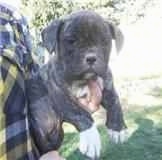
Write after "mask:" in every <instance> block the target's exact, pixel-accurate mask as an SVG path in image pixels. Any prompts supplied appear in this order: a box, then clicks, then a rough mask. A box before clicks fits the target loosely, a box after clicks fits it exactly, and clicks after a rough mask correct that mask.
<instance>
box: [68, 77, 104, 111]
mask: <svg viewBox="0 0 162 160" xmlns="http://www.w3.org/2000/svg"><path fill="white" fill-rule="evenodd" d="M68 90H69V92H70V94H71V95H72V96H73V97H74V98H75V99H76V100H77V101H78V102H79V104H80V106H81V107H82V108H84V109H85V110H87V111H88V112H90V113H93V112H95V111H96V110H97V109H98V108H99V106H100V103H101V100H102V90H103V81H102V79H101V78H97V79H95V80H94V79H92V80H87V81H86V82H84V81H75V82H73V83H72V85H71V86H69V87H68Z"/></svg>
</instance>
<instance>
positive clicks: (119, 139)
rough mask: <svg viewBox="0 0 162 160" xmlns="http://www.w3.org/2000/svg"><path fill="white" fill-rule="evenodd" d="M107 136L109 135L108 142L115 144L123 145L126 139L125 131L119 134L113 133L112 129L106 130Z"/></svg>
mask: <svg viewBox="0 0 162 160" xmlns="http://www.w3.org/2000/svg"><path fill="white" fill-rule="evenodd" d="M108 135H109V138H110V141H111V142H113V143H115V144H117V143H124V142H125V141H127V139H128V131H127V129H124V130H121V131H120V132H118V131H114V130H112V129H108Z"/></svg>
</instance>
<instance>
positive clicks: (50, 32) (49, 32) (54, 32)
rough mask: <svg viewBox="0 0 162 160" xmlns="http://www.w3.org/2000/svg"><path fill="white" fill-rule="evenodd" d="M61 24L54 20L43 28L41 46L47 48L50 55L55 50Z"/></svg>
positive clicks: (59, 21)
mask: <svg viewBox="0 0 162 160" xmlns="http://www.w3.org/2000/svg"><path fill="white" fill-rule="evenodd" d="M61 24H62V21H61V20H54V21H53V22H52V23H51V24H49V25H48V26H47V27H46V28H44V29H43V31H42V33H41V36H42V41H43V46H44V47H45V48H47V50H48V52H49V53H50V54H51V53H52V52H53V51H54V50H55V49H56V45H57V41H58V38H59V32H60V28H61V26H62V25H61Z"/></svg>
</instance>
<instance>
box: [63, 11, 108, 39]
mask: <svg viewBox="0 0 162 160" xmlns="http://www.w3.org/2000/svg"><path fill="white" fill-rule="evenodd" d="M63 33H64V35H65V36H71V35H73V36H82V37H83V36H87V37H89V36H92V35H94V34H95V35H98V36H102V35H105V34H109V33H110V32H109V28H108V27H107V25H106V23H105V22H104V20H103V19H102V17H100V16H99V15H97V14H94V13H93V14H90V13H86V12H85V13H77V14H74V15H70V16H69V17H68V18H67V19H65V23H64V28H63Z"/></svg>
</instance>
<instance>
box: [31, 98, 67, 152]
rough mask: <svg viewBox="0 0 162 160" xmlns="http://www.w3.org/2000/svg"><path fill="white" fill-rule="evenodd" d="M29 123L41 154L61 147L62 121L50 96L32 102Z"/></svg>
mask: <svg viewBox="0 0 162 160" xmlns="http://www.w3.org/2000/svg"><path fill="white" fill-rule="evenodd" d="M29 124H30V129H31V133H32V135H33V137H34V140H35V143H36V146H37V148H38V150H39V152H40V155H43V154H46V153H47V152H50V151H53V150H57V149H58V148H59V147H60V145H61V143H62V140H63V136H64V133H63V129H62V122H61V120H60V118H59V116H58V115H57V114H56V112H55V111H54V110H53V106H52V104H51V102H50V100H49V97H48V96H44V97H41V98H39V100H36V101H34V102H33V103H31V104H30V107H29Z"/></svg>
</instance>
